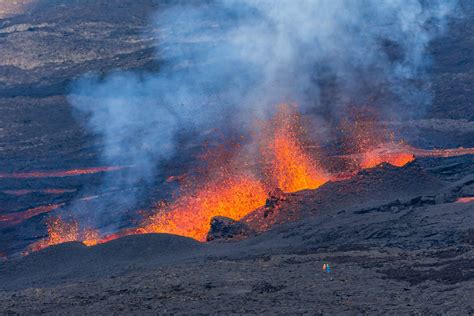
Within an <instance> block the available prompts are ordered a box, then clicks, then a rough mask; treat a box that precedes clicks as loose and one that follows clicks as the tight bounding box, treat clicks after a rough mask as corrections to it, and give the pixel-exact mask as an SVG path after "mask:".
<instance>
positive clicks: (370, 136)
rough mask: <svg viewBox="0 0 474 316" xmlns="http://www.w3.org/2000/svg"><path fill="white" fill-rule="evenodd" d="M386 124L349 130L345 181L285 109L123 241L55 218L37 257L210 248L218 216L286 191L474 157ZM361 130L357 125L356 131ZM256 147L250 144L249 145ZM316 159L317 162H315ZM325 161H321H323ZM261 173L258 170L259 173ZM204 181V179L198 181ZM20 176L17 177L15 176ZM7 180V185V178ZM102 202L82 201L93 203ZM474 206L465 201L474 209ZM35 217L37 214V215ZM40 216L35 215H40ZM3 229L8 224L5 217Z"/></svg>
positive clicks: (373, 122) (217, 154)
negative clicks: (151, 240) (64, 251)
mask: <svg viewBox="0 0 474 316" xmlns="http://www.w3.org/2000/svg"><path fill="white" fill-rule="evenodd" d="M378 121H379V120H378V119H376V118H375V116H373V115H372V114H370V113H369V115H368V116H365V117H362V118H361V119H358V118H356V119H355V120H354V122H355V123H347V124H346V125H345V129H346V130H345V132H344V134H347V141H344V143H345V146H347V148H346V150H345V152H348V153H351V154H348V155H343V156H340V157H343V158H344V161H345V160H347V161H349V163H347V165H350V166H349V167H344V168H342V169H344V170H341V172H340V173H339V174H333V175H330V174H329V173H327V172H326V171H325V170H324V168H323V167H322V164H321V163H320V162H321V161H324V160H322V158H321V157H322V156H320V154H321V153H320V152H319V151H318V152H317V153H311V154H310V153H309V152H308V147H306V146H305V145H307V144H308V142H306V141H305V139H306V134H307V133H306V131H305V129H304V127H303V125H304V124H302V122H301V117H300V116H299V114H298V112H297V110H296V107H293V106H290V105H280V106H279V107H278V111H277V113H276V114H275V115H274V116H273V117H272V118H271V119H270V120H268V121H264V122H259V124H260V125H259V127H261V128H260V129H259V131H260V134H259V135H258V137H255V139H254V140H253V142H252V143H250V144H249V145H250V146H249V147H252V149H255V148H258V149H259V150H257V151H256V152H257V153H256V154H255V152H254V151H252V150H251V152H252V154H250V155H248V153H247V152H245V150H242V149H243V148H244V146H241V145H242V144H238V145H237V146H234V147H232V148H226V147H225V146H224V145H223V146H222V148H220V149H219V150H217V151H212V150H210V151H208V152H206V153H205V154H203V155H202V156H201V159H203V160H204V161H205V162H206V163H207V164H206V166H205V168H204V169H205V170H204V172H201V170H193V171H195V172H191V173H190V174H187V175H186V177H184V176H171V177H169V178H168V179H167V181H168V182H171V181H177V183H179V185H180V194H179V196H178V197H176V198H175V199H174V200H173V201H171V202H170V203H161V204H159V205H157V206H156V207H155V208H154V209H153V213H152V214H151V215H148V216H145V218H144V219H143V221H142V222H141V223H140V225H139V227H138V228H128V229H124V230H121V231H119V232H117V233H113V234H109V235H106V236H103V237H102V236H100V234H99V232H98V231H95V230H87V229H86V230H80V229H79V227H78V225H77V223H76V222H75V221H70V222H64V221H62V220H61V219H60V218H52V219H51V220H50V222H48V234H49V236H48V237H47V238H45V239H44V240H41V241H39V242H37V243H36V244H34V245H33V246H32V247H31V249H32V250H38V249H43V248H44V247H47V246H49V245H54V244H58V243H62V242H68V241H81V242H82V243H84V244H85V245H87V246H92V245H96V244H99V243H104V242H108V241H111V240H113V239H116V238H120V237H123V236H127V235H134V234H144V233H169V234H175V235H181V236H186V237H190V238H194V239H196V240H199V241H205V240H206V236H207V233H208V231H209V228H210V222H211V219H212V218H213V217H214V216H225V217H229V218H232V219H234V220H240V219H242V218H243V217H245V216H246V215H248V214H249V213H251V212H252V211H254V210H255V209H257V208H259V207H261V206H263V205H265V202H266V199H267V198H268V195H269V194H268V192H269V191H271V190H273V189H275V188H280V189H281V190H282V191H284V192H296V191H300V190H305V189H316V188H318V187H320V186H321V185H323V184H324V183H326V182H327V181H329V180H330V179H331V180H332V181H338V180H345V179H348V178H350V177H352V176H353V175H354V174H356V173H357V172H358V171H359V170H360V169H363V168H373V167H375V166H377V165H380V164H381V163H389V164H391V165H394V166H397V167H402V166H404V165H406V164H407V163H410V162H411V161H413V160H414V159H415V155H416V156H430V157H433V156H435V157H437V156H440V157H450V156H453V155H460V154H468V153H474V150H472V149H464V148H460V149H455V150H433V151H429V150H420V149H415V148H413V147H411V146H408V145H407V144H405V143H403V142H395V141H394V137H393V135H392V134H391V133H388V132H387V131H386V130H384V129H381V127H380V126H379V125H378V123H377V122H378ZM350 124H353V125H350ZM247 145H248V144H247ZM315 154H316V155H315ZM316 156H317V157H316ZM121 168H122V167H103V168H91V169H83V170H70V171H64V172H49V173H20V174H10V175H9V176H10V177H17V178H29V177H58V176H59V177H62V176H70V175H78V174H89V173H95V172H103V171H111V170H118V169H121ZM255 169H257V170H255ZM195 173H197V174H199V175H198V176H197V177H195V176H194V174H195ZM13 175H15V176H13ZM1 177H6V176H5V175H1V174H0V178H1ZM93 198H96V196H90V197H85V198H82V200H90V199H93ZM472 200H474V198H461V199H459V200H458V202H470V201H472ZM33 213H35V212H34V211H32V214H33ZM33 216H34V215H33ZM0 221H1V217H0Z"/></svg>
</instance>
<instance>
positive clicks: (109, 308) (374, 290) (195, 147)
mask: <svg viewBox="0 0 474 316" xmlns="http://www.w3.org/2000/svg"><path fill="white" fill-rule="evenodd" d="M12 3H13V2H12ZM171 4H172V1H158V0H156V1H155V0H140V1H132V0H130V1H128V0H127V1H118V0H117V1H115V0H111V1H80V0H74V1H68V0H54V1H41V0H39V1H17V2H16V4H15V5H13V4H8V5H5V4H4V3H3V2H2V1H0V14H1V15H0V56H1V57H0V313H2V314H37V313H49V314H57V313H59V314H63V313H73V314H85V313H86V314H97V313H98V314H104V313H114V314H129V313H137V314H142V313H155V314H156V313H186V314H189V313H199V314H208V313H225V314H229V313H271V314H295V313H296V314H299V313H310V314H344V313H345V314H366V313H369V314H397V315H399V314H455V315H464V314H466V315H470V314H474V150H473V149H472V147H474V114H473V113H474V112H473V109H474V104H473V100H474V90H473V89H472V87H473V85H474V36H473V34H474V4H473V3H471V1H467V0H466V1H460V3H459V7H458V8H457V9H456V10H457V11H456V15H455V17H454V18H453V19H451V20H450V22H449V25H448V28H447V33H446V34H444V35H443V36H442V37H440V38H437V39H436V40H434V41H433V42H432V43H431V44H430V46H429V49H428V50H429V52H430V54H431V55H432V58H433V61H432V64H433V65H432V67H431V68H430V70H429V72H430V73H429V75H430V77H431V81H432V85H431V86H430V89H431V91H430V92H431V93H432V95H433V102H432V106H431V107H430V108H429V109H427V110H426V113H423V114H422V115H420V116H419V117H420V118H419V119H416V120H415V119H413V120H409V121H400V120H393V121H382V122H378V128H380V129H390V130H396V131H397V133H398V135H397V136H398V138H399V139H403V142H397V141H393V140H390V141H388V142H387V143H389V145H386V143H383V144H382V145H383V146H382V148H375V147H374V148H372V147H371V148H370V150H371V151H368V150H367V151H364V152H356V153H354V152H351V153H345V152H341V151H340V150H338V149H337V148H336V147H337V146H332V147H330V146H329V147H330V148H326V154H325V156H324V157H319V159H314V160H313V158H312V157H313V156H312V155H311V153H312V152H313V151H317V150H319V145H317V144H316V145H315V144H313V143H311V142H300V138H299V137H300V136H299V133H300V132H301V131H302V130H304V129H303V128H301V130H300V129H299V128H295V127H294V125H293V123H294V122H293V121H297V120H299V119H300V117H299V116H298V115H297V114H294V113H293V112H292V111H293V110H292V108H291V106H282V110H281V111H280V112H278V113H277V114H276V115H275V116H274V117H273V118H272V119H270V120H268V121H266V122H260V123H259V124H261V125H263V128H262V130H263V131H264V133H263V134H264V135H266V132H268V131H267V130H270V132H271V134H270V135H269V136H268V135H266V136H265V137H264V140H265V141H264V145H265V146H264V147H265V151H264V152H263V153H262V154H261V157H260V158H261V159H260V160H258V161H257V162H255V165H251V166H247V165H242V164H237V163H240V162H241V161H242V160H243V159H242V157H241V156H238V157H237V158H235V157H232V159H228V158H227V156H226V154H227V153H228V152H229V151H224V154H223V153H222V150H221V148H219V147H217V150H215V151H213V150H214V149H215V148H214V147H212V145H213V144H212V141H214V139H213V138H211V137H209V136H208V135H210V134H212V133H214V132H215V131H210V132H209V131H205V132H201V133H200V134H199V135H198V136H196V137H193V138H192V140H189V139H188V138H186V137H183V138H182V139H181V138H180V139H178V140H177V143H178V147H179V148H180V151H179V154H177V155H176V156H174V157H172V159H168V160H167V161H166V162H165V163H164V166H162V168H161V169H162V170H163V171H162V172H161V173H159V174H158V175H157V176H156V177H155V178H153V180H152V181H151V182H137V183H134V184H133V186H126V185H123V184H117V185H116V186H114V185H109V186H108V187H105V188H104V187H103V186H101V184H102V183H103V182H104V179H106V178H107V177H108V176H110V175H118V176H119V175H124V174H127V173H128V172H133V170H134V168H137V166H134V165H127V164H126V163H124V164H122V165H104V163H103V160H101V152H102V151H103V150H104V148H103V146H105V145H103V144H101V142H100V139H98V138H99V137H98V136H97V135H95V134H94V133H92V132H91V131H90V130H88V129H87V128H86V127H85V126H84V125H83V124H80V122H78V119H77V117H78V115H77V113H75V110H74V109H73V108H72V107H71V105H70V100H69V99H68V95H69V93H70V91H69V88H70V85H71V83H72V82H74V81H75V80H76V79H78V78H79V77H80V76H81V75H83V74H85V73H88V72H91V71H93V72H96V73H99V75H100V76H105V75H106V74H107V73H110V72H113V71H116V70H118V69H119V70H127V71H137V72H148V73H154V72H159V71H160V69H161V67H162V65H161V60H160V59H159V56H158V58H157V56H156V47H155V46H156V45H157V42H158V43H159V39H158V38H157V37H156V34H155V33H153V31H152V29H151V27H150V24H149V14H150V12H153V11H159V10H162V9H164V8H166V7H167V6H170V5H171ZM281 113H287V115H285V117H284V118H283V119H279V117H278V115H280V114H281ZM293 115H294V116H293ZM288 117H290V119H288ZM293 118H294V120H293ZM303 119H304V118H302V119H301V120H303ZM302 124H303V123H302ZM303 125H304V124H303ZM275 126H277V127H275ZM288 126H290V127H288ZM369 131H371V129H369ZM270 132H269V133H270ZM212 135H214V134H212ZM370 136H371V137H372V136H373V138H377V135H376V134H374V135H370ZM178 138H179V137H178ZM369 138H370V137H369ZM293 141H294V142H293ZM209 143H211V144H210V145H209ZM230 143H232V142H230ZM204 144H205V145H204ZM269 144H273V145H269ZM288 144H290V145H291V146H290V145H288ZM379 145H380V144H379ZM206 146H209V148H211V149H212V150H209V151H206V152H205V154H204V155H203V152H202V148H203V147H206ZM256 147H258V148H259V149H261V148H260V147H262V144H258V146H256ZM267 147H268V148H267ZM326 147H328V146H326ZM361 147H364V146H362V145H361ZM232 148H233V147H232ZM364 149H367V148H365V147H364ZM450 149H452V150H450ZM233 150H235V149H232V150H230V151H231V152H232V151H233ZM215 152H217V155H215ZM206 155H208V156H206ZM209 155H210V157H211V159H209ZM197 156H199V157H201V158H202V156H205V157H204V158H203V159H204V161H206V162H208V161H209V160H213V161H214V160H216V161H218V163H216V165H217V166H216V167H215V170H212V172H209V171H208V170H206V177H203V175H202V172H201V169H200V168H202V166H201V165H200V161H201V160H199V159H194V157H197ZM214 157H218V158H219V159H217V158H216V159H214ZM244 157H245V156H244ZM205 159H207V160H205ZM300 159H301V161H300ZM269 161H270V163H269ZM295 161H296V162H297V164H296V166H295V165H294V163H295ZM348 161H350V162H351V163H348ZM354 161H355V162H356V165H357V166H354V164H353V162H354ZM285 162H286V163H285ZM236 164H237V165H236ZM315 165H317V166H318V168H319V167H321V168H322V167H325V168H326V170H327V172H326V173H325V174H324V175H322V176H320V175H319V174H318V176H314V174H315V173H317V172H316V171H319V169H318V168H316V167H314V166H315ZM206 166H207V165H206ZM262 166H263V167H262ZM348 166H349V167H348ZM243 167H245V168H243ZM246 168H248V169H252V170H253V169H257V168H260V169H261V170H265V172H266V173H265V172H263V171H262V173H265V175H264V176H262V177H261V179H260V178H258V179H256V178H255V177H253V176H248V174H247V173H241V169H246ZM260 169H259V170H260ZM313 169H315V170H316V169H317V170H316V171H315V172H313V171H314V170H313ZM266 170H270V171H269V172H267V171H266ZM295 170H296V171H295ZM292 172H296V173H303V174H304V177H302V178H301V177H298V178H297V179H296V180H298V181H296V180H295V179H288V177H286V176H285V175H288V174H291V173H292ZM229 174H231V175H233V177H232V178H231V179H227V178H225V177H226V176H227V175H229ZM282 174H283V175H284V176H282ZM195 178H197V179H199V181H194V180H195ZM221 178H225V179H224V180H222V181H223V182H219V181H220V180H221ZM209 179H210V180H209ZM301 179H303V180H301ZM299 180H301V181H299ZM193 181H194V182H193ZM196 182H197V184H196ZM190 183H192V184H193V185H191V184H190ZM222 183H224V185H221V184H222ZM275 183H277V185H275ZM179 185H182V186H183V187H184V188H185V190H184V191H183V192H185V193H187V192H188V191H186V190H189V192H191V193H190V194H188V195H184V196H185V197H184V198H183V197H181V198H175V196H174V195H173V192H174V190H175V189H176V187H177V186H179ZM275 186H278V187H279V188H280V189H276V188H274V187H275ZM270 189H271V190H270ZM131 191H133V192H138V193H137V194H136V196H138V197H139V198H137V201H136V203H135V204H134V205H133V206H130V207H127V208H126V210H125V211H124V212H123V214H121V216H120V217H118V218H114V219H113V221H112V220H109V221H105V222H103V223H102V224H103V226H101V227H99V229H98V230H84V229H83V227H79V226H78V224H77V223H76V222H74V221H68V219H67V218H65V219H61V218H60V217H59V216H58V217H55V215H56V214H62V213H60V212H61V211H63V212H66V211H68V210H70V209H71V208H73V207H76V208H77V209H80V210H85V209H86V210H95V209H96V208H98V207H99V206H100V207H101V208H103V209H104V210H105V212H113V211H114V208H116V206H117V205H118V204H117V203H120V201H121V200H120V197H121V196H128V194H129V192H131ZM249 196H250V197H249ZM217 197H219V198H220V197H222V200H220V199H218V198H217ZM110 201H112V202H110ZM117 201H118V202H117ZM209 205H211V206H212V207H211V208H209ZM213 207H214V208H215V209H216V210H217V211H216V210H214V209H213ZM229 207H230V208H232V209H231V210H229ZM211 209H212V210H211ZM156 210H167V211H168V213H166V214H167V215H164V216H163V215H162V213H160V212H156ZM73 211H74V210H73ZM56 212H57V213H56ZM78 214H79V213H78ZM81 214H82V216H84V214H83V213H81ZM92 214H93V213H92ZM87 216H91V217H93V215H90V213H87V215H86V217H87ZM144 218H145V220H144ZM184 219H186V220H189V222H186V223H185V224H183V221H184ZM63 221H64V222H63ZM189 223H190V224H189ZM48 246H49V247H48ZM325 263H326V264H329V265H330V266H331V272H329V273H327V272H326V271H323V269H322V267H323V264H325Z"/></svg>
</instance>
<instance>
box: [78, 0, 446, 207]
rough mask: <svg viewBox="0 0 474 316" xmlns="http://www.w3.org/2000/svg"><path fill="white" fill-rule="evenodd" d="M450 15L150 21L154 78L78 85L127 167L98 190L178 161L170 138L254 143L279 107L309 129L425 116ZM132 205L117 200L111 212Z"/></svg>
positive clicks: (261, 12)
mask: <svg viewBox="0 0 474 316" xmlns="http://www.w3.org/2000/svg"><path fill="white" fill-rule="evenodd" d="M454 7H455V3H454V1H451V2H450V1H441V0H440V1H421V0H399V1H397V0H390V1H388V0H387V1H379V0H365V1H363V0H361V1H349V0H347V1H346V0H339V1H337V0H314V1H309V0H308V1H304V0H302V1H292V0H288V1H283V0H278V1H276V0H275V1H253V0H252V1H250V0H249V1H244V0H240V1H216V2H208V3H203V4H195V3H193V4H190V5H175V6H172V7H170V8H166V9H162V11H160V12H158V13H157V14H156V15H155V16H154V17H153V26H154V29H155V30H156V31H155V32H156V33H155V35H156V36H157V47H158V49H157V59H158V60H159V61H160V62H161V69H160V72H159V73H158V74H138V73H130V72H117V73H115V74H110V75H109V76H107V77H105V78H99V77H98V76H86V77H84V78H83V79H82V80H79V81H78V82H77V83H76V84H75V85H74V86H73V91H72V94H71V96H70V101H71V103H72V105H73V106H74V107H75V109H77V110H78V111H79V112H80V113H82V116H81V117H82V118H83V117H86V118H87V120H86V125H87V126H88V127H89V128H90V129H91V130H92V131H93V132H94V133H95V134H97V135H98V136H99V137H100V142H101V143H100V146H101V148H103V152H102V154H103V159H104V161H105V163H106V164H107V165H116V164H122V165H123V164H125V165H130V166H134V168H133V170H130V171H129V172H124V173H121V177H119V178H117V176H116V175H115V174H114V175H111V176H110V177H109V178H108V179H106V183H105V184H104V185H105V186H112V185H114V186H117V185H118V184H119V185H129V186H133V185H134V184H136V183H137V182H139V181H143V180H152V179H153V178H154V177H155V175H156V174H157V172H159V166H160V163H161V162H162V161H164V160H166V159H170V158H172V157H173V155H176V154H177V153H178V148H177V147H176V137H177V135H178V134H181V133H184V132H187V133H189V134H190V135H191V133H192V132H194V134H193V135H199V131H203V130H207V129H209V128H216V127H217V128H221V129H236V128H238V129H239V133H245V132H251V129H252V127H253V124H252V123H253V122H254V120H255V118H267V117H268V116H269V115H271V114H272V113H273V110H274V106H275V105H277V104H279V103H281V102H292V103H296V104H298V105H299V106H300V110H301V111H303V112H305V113H306V114H313V115H315V117H317V113H320V112H324V113H329V115H330V116H332V117H340V116H341V115H342V114H341V113H343V112H344V109H345V107H347V106H348V105H353V104H369V105H372V106H377V107H380V112H381V113H382V114H385V115H391V114H393V113H396V112H401V111H400V109H405V110H406V109H408V111H403V112H404V113H406V116H408V117H410V116H412V115H415V114H419V113H422V111H423V109H424V108H426V106H427V105H429V102H430V95H429V93H428V89H427V88H428V86H427V85H428V84H429V81H428V80H427V78H426V70H427V67H428V66H429V58H428V56H427V54H426V48H427V45H428V44H429V42H430V40H432V39H433V38H434V37H435V36H437V35H439V34H440V33H441V32H442V31H443V29H444V28H445V24H446V18H447V16H448V15H449V13H450V12H452V10H453V9H454ZM328 96H329V97H328ZM326 119H327V118H326ZM320 121H322V119H320ZM321 124H322V125H324V124H323V123H321ZM134 198H136V192H131V193H130V194H129V195H123V196H121V199H120V200H116V201H115V203H116V205H117V208H116V210H117V211H120V208H122V209H123V208H126V207H130V206H131V205H132V204H133V203H134ZM96 213H99V214H100V210H98V211H97V212H96Z"/></svg>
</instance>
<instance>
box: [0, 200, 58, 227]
mask: <svg viewBox="0 0 474 316" xmlns="http://www.w3.org/2000/svg"><path fill="white" fill-rule="evenodd" d="M63 205H64V204H50V205H43V206H37V207H33V208H30V209H27V210H26V211H22V212H16V213H10V214H5V215H0V227H2V226H3V227H6V226H13V225H16V224H19V223H21V222H23V221H24V220H27V219H29V218H32V217H33V216H36V215H40V214H43V213H49V212H51V211H54V210H56V209H58V208H60V207H62V206H63Z"/></svg>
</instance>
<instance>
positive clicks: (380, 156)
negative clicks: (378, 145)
mask: <svg viewBox="0 0 474 316" xmlns="http://www.w3.org/2000/svg"><path fill="white" fill-rule="evenodd" d="M413 160H415V156H414V155H413V154H412V153H410V152H405V151H390V150H388V149H384V148H382V149H378V150H372V151H369V152H365V153H363V154H362V155H361V161H360V162H359V163H360V167H361V168H363V169H366V168H373V167H376V166H378V165H380V164H381V163H388V164H391V165H392V166H396V167H403V166H404V165H406V164H407V163H410V162H412V161H413Z"/></svg>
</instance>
